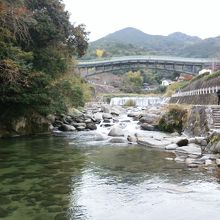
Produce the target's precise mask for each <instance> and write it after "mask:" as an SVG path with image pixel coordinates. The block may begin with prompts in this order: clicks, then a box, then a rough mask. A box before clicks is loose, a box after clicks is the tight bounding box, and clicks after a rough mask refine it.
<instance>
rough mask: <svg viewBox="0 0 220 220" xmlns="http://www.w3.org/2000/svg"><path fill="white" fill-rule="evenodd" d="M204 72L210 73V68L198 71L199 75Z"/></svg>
mask: <svg viewBox="0 0 220 220" xmlns="http://www.w3.org/2000/svg"><path fill="white" fill-rule="evenodd" d="M204 73H209V74H212V70H211V69H202V70H200V71H199V75H201V74H204Z"/></svg>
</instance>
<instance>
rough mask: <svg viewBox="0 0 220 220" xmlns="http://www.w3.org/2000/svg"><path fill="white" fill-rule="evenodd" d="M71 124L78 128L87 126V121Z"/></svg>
mask: <svg viewBox="0 0 220 220" xmlns="http://www.w3.org/2000/svg"><path fill="white" fill-rule="evenodd" d="M71 125H73V126H74V127H76V128H78V127H86V123H72V124H71Z"/></svg>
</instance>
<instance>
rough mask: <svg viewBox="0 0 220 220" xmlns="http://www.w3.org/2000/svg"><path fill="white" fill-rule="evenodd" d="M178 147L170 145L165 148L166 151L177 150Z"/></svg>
mask: <svg viewBox="0 0 220 220" xmlns="http://www.w3.org/2000/svg"><path fill="white" fill-rule="evenodd" d="M177 147H178V145H177V144H169V145H167V146H166V147H165V149H166V150H176V148H177Z"/></svg>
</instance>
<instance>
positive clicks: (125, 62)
mask: <svg viewBox="0 0 220 220" xmlns="http://www.w3.org/2000/svg"><path fill="white" fill-rule="evenodd" d="M217 65H218V66H220V61H218V60H214V59H204V58H183V57H167V56H125V57H112V58H109V59H95V60H89V61H79V62H78V64H77V66H76V70H77V71H78V72H79V73H80V74H81V75H82V76H83V77H88V76H92V75H96V74H100V73H106V72H115V71H119V70H128V71H129V70H139V69H155V70H166V71H171V72H179V73H188V74H193V75H196V74H198V72H199V71H200V70H202V69H204V68H206V69H215V68H216V66H217Z"/></svg>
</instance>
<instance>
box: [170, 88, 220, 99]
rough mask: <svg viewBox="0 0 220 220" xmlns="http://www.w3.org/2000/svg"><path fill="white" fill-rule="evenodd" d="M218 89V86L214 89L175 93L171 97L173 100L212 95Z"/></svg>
mask: <svg viewBox="0 0 220 220" xmlns="http://www.w3.org/2000/svg"><path fill="white" fill-rule="evenodd" d="M219 89H220V86H214V87H208V88H201V89H196V90H190V91H185V92H177V93H175V94H173V95H172V97H173V98H175V97H183V96H193V95H202V94H212V93H216V92H217V91H218V90H219Z"/></svg>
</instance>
